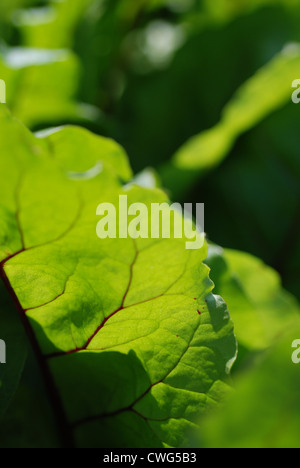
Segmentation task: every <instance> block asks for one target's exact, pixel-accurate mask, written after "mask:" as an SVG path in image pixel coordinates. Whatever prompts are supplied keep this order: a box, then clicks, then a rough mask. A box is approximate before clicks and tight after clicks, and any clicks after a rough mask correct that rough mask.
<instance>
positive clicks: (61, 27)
mask: <svg viewBox="0 0 300 468" xmlns="http://www.w3.org/2000/svg"><path fill="white" fill-rule="evenodd" d="M91 3H92V0H64V1H62V2H57V1H56V0H50V1H49V2H48V5H47V6H45V7H41V8H33V9H26V10H25V9H24V10H20V11H18V12H16V13H15V15H14V19H15V23H16V24H17V25H18V26H19V28H20V30H21V33H22V38H23V41H22V42H23V44H24V45H25V46H27V47H34V48H35V47H37V48H40V49H60V48H71V47H72V46H73V42H74V33H75V29H76V26H77V25H78V23H79V21H80V19H81V18H82V16H83V14H84V13H85V11H86V10H87V9H88V7H89V5H90V4H91Z"/></svg>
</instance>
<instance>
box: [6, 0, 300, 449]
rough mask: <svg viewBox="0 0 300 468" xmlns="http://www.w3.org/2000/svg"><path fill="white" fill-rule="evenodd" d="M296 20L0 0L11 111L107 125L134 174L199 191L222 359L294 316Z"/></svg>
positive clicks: (33, 123)
mask: <svg viewBox="0 0 300 468" xmlns="http://www.w3.org/2000/svg"><path fill="white" fill-rule="evenodd" d="M299 22H300V1H299V0H213V1H212V0H134V1H133V0H48V1H38V0H36V1H35V0H1V2H0V78H2V79H4V80H5V81H6V83H7V100H8V105H9V107H10V109H11V110H12V112H13V113H14V115H15V116H16V117H18V118H19V119H20V120H21V121H22V122H23V123H24V124H26V125H27V126H29V127H30V128H31V129H32V130H33V131H38V130H40V129H43V128H46V127H52V126H58V125H62V124H68V123H74V124H79V125H82V126H84V127H86V128H88V129H90V130H92V131H94V132H96V133H99V134H101V135H105V136H109V137H112V138H114V139H115V140H117V141H118V142H119V143H121V144H122V145H123V146H124V147H125V149H126V151H127V152H128V154H129V158H130V161H131V164H132V167H133V169H134V172H135V173H136V174H138V173H140V172H141V171H143V170H144V169H145V168H148V167H151V168H153V169H154V171H155V172H153V169H151V172H148V173H147V172H143V176H142V177H140V178H138V180H145V179H147V174H148V176H149V174H151V177H150V179H151V178H152V179H155V181H157V180H159V181H160V183H161V184H162V185H163V186H164V188H166V189H167V191H168V192H169V194H170V197H171V199H173V200H174V201H179V202H193V203H197V202H205V204H206V225H205V230H206V232H207V235H208V239H209V240H210V241H214V242H215V243H217V244H218V245H222V247H224V248H225V250H222V249H221V248H219V247H217V246H216V245H215V244H211V247H210V253H209V257H208V259H207V263H208V265H209V266H211V267H212V279H213V280H214V282H215V284H216V292H217V293H218V294H221V295H222V296H223V297H224V298H225V300H226V301H227V302H228V305H229V308H230V312H231V315H232V317H233V320H234V322H235V326H236V334H237V338H238V341H239V347H240V353H239V357H238V362H237V365H236V367H235V369H236V372H237V370H239V369H245V368H246V367H247V366H249V363H252V362H255V361H256V359H257V356H258V355H259V356H261V352H262V351H264V350H265V349H266V348H269V347H270V346H271V345H272V344H273V343H274V341H276V340H277V339H278V338H279V337H280V336H281V335H282V334H284V331H285V330H286V329H288V328H291V323H292V324H293V323H294V322H295V321H297V319H298V316H299V305H298V302H297V299H298V300H299V299H300V288H299V274H300V157H299V147H300V132H299V119H300V105H299V106H297V105H295V104H293V103H292V101H291V95H292V91H293V90H292V82H293V81H294V80H295V79H300V28H299ZM153 174H154V177H153ZM232 249H237V250H239V251H243V252H245V253H241V252H237V250H235V251H234V250H232ZM256 257H258V258H259V259H261V260H258V258H256ZM266 264H267V265H268V267H267V266H266ZM281 281H283V285H284V288H285V290H284V289H283V288H282V283H281ZM274 353H276V352H275V351H274ZM277 354H278V352H277ZM276 356H277V355H276ZM269 359H270V360H271V362H273V361H272V358H269ZM274 359H275V358H274ZM32 372H34V371H32V369H31V370H29V371H28V370H27V371H26V372H25V376H26V375H28V374H30V373H32ZM256 372H258V373H259V372H261V374H259V375H262V373H263V372H264V371H256ZM288 372H290V370H289V371H288ZM17 373H18V374H17V375H19V373H20V370H19V368H18V369H17ZM35 374H36V373H35ZM35 374H34V375H35ZM30 375H31V374H30ZM0 377H1V376H0ZM253 378H254V379H255V377H253ZM287 378H288V379H289V376H287ZM257 379H259V377H257ZM291 379H292V376H291ZM30 381H31V380H30V378H26V379H25V383H24V382H22V386H23V387H25V390H26V392H27V393H26V392H25V396H24V394H23V393H24V392H23V393H22V395H23V396H21V397H20V395H19V394H18V393H17V394H16V397H15V398H17V403H16V405H15V406H14V408H19V406H18V405H19V401H21V400H22V398H23V400H24V399H25V400H26V399H27V400H28V394H29V393H30V392H29V391H28V382H30ZM0 382H1V380H0ZM291 383H292V381H291ZM9 385H12V386H13V385H16V383H15V382H11V383H10V384H9ZM247 385H248V384H246V386H244V387H245V388H244V390H243V391H244V394H242V396H241V397H240V398H241V400H240V401H243V398H244V399H245V398H248V394H247V392H248V393H249V388H246V387H247ZM268 385H269V383H268V382H267V383H266V384H265V386H266V387H268ZM270 385H271V382H270ZM0 388H1V387H0ZM268 388H269V387H268ZM279 390H280V391H281V390H282V392H284V390H283V389H279ZM293 397H294V395H293ZM274 398H275V397H274ZM278 398H279V397H278ZM25 400H24V401H25ZM27 400H26V401H27ZM31 400H32V399H31ZM29 404H33V401H31V402H30V403H28V405H29ZM298 406H299V414H300V405H299V401H298ZM258 410H259V408H258ZM9 411H12V408H10V410H9ZM45 411H47V408H46V409H45ZM0 413H1V406H0ZM236 414H237V413H236ZM225 416H226V415H224V421H225V419H226V418H225ZM7 417H9V418H10V419H9V421H11V418H15V417H16V416H15V415H14V416H7ZM246 417H248V416H247V415H246V414H245V418H246ZM24 418H25V417H24V415H23V422H22V423H20V422H19V423H18V424H19V426H18V430H19V432H22V430H23V432H24V433H26V435H27V437H29V436H28V434H29V432H30V431H29V430H28V428H26V429H24V427H25V426H26V424H25V422H24V421H25V419H26V418H25V419H24ZM227 419H228V418H227ZM12 420H13V421H14V419H12ZM15 424H17V423H15ZM36 424H38V422H37V423H36ZM212 424H213V423H212ZM220 424H221V423H220ZM295 424H296V423H295ZM297 424H298V423H297ZM50 426H51V424H50ZM34 427H35V424H34V425H33V429H34ZM21 428H23V429H21ZM225 429H226V428H225V426H224V431H225ZM234 430H235V431H237V432H238V429H236V428H235V429H232V431H233V432H232V431H231V432H232V433H233V434H235V432H234ZM212 432H213V431H212ZM225 432H226V431H225ZM17 433H18V431H17ZM18 434H19V433H18ZM40 434H42V433H40ZM20 437H21V436H20ZM34 437H35V436H33V439H32V440H34ZM45 437H46V436H45ZM216 437H217V435H216ZM220 437H221V436H220ZM241 437H242V435H241ZM40 438H41V439H42V440H41V442H40V443H41V444H45V442H44V438H43V437H42V435H41V437H40ZM0 440H5V439H4V434H2V433H1V429H0ZM53 440H54V437H53V436H51V443H50V442H49V443H48V444H49V445H52V444H54V442H53ZM201 440H202V439H201ZM212 440H215V441H216V443H221V444H222V442H220V440H221V439H218V440H217V439H212ZM266 440H267V439H266ZM26 443H27V444H29V445H30V443H32V442H30V441H29V442H26ZM26 443H25V442H22V444H24V445H26ZM201 443H203V444H205V443H206V442H204V441H203V440H202V442H201ZM211 443H212V442H211ZM224 443H225V442H224ZM227 443H228V444H229V445H230V443H231V442H230V441H228V440H227ZM242 443H243V440H242V439H241V444H242ZM279 443H282V444H284V443H285V441H284V440H282V441H281V440H280V442H279ZM4 444H5V442H4ZM207 445H209V443H207Z"/></svg>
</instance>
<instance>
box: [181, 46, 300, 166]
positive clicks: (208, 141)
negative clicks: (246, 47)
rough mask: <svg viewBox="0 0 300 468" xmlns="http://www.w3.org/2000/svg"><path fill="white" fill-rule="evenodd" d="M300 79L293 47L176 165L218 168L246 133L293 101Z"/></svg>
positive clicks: (298, 53)
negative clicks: (296, 78)
mask: <svg viewBox="0 0 300 468" xmlns="http://www.w3.org/2000/svg"><path fill="white" fill-rule="evenodd" d="M299 75H300V47H299V45H298V44H292V45H289V46H287V47H286V48H285V49H284V50H283V51H282V53H280V54H278V55H277V56H276V57H275V58H274V59H273V60H272V61H271V62H270V63H268V64H267V65H266V66H264V67H263V68H262V69H261V70H259V71H258V72H257V73H256V74H255V75H254V76H253V77H252V78H250V79H249V80H248V81H247V82H246V83H245V84H244V85H243V86H242V87H241V88H240V89H239V90H238V91H237V93H236V95H235V96H234V97H233V99H232V100H231V101H230V102H229V104H228V105H227V106H226V107H225V109H224V110H223V113H222V119H221V120H220V122H219V123H218V124H217V125H216V126H215V127H213V128H212V129H209V130H207V131H205V132H203V133H201V134H200V135H198V136H196V137H193V138H192V139H190V140H189V141H188V142H187V143H186V144H184V145H183V146H182V147H181V148H180V149H179V150H178V151H177V153H176V154H175V156H174V165H175V166H176V167H178V168H181V169H187V170H191V169H192V170H195V169H197V170H199V171H200V172H201V171H203V170H207V169H211V168H213V167H215V166H216V165H218V164H219V163H220V162H221V161H222V160H223V159H224V158H225V157H226V156H227V154H228V153H229V151H230V150H231V149H232V147H233V145H234V143H235V141H236V140H237V138H238V137H239V136H240V135H241V134H242V133H244V132H247V131H248V130H250V129H251V128H253V127H254V126H255V125H257V124H258V123H259V122H261V121H262V120H263V119H264V118H265V117H267V116H268V115H269V114H271V113H273V112H274V111H276V110H277V109H280V108H281V107H283V106H284V105H285V104H286V103H287V102H288V101H289V100H290V99H291V95H292V83H293V81H294V80H295V77H296V76H299Z"/></svg>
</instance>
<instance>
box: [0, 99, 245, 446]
mask: <svg viewBox="0 0 300 468" xmlns="http://www.w3.org/2000/svg"><path fill="white" fill-rule="evenodd" d="M4 109H5V108H3V107H2V108H1V110H0V112H1V113H0V126H1V130H2V132H3V134H4V135H5V138H3V139H2V140H1V143H0V144H1V148H0V149H1V155H2V156H1V160H0V187H1V188H0V190H1V197H0V200H1V202H0V219H1V223H2V226H1V227H2V229H1V241H0V260H2V276H3V278H4V279H5V280H6V282H7V281H9V284H10V287H11V288H12V291H11V292H12V294H13V296H15V300H17V301H18V302H19V303H20V306H21V308H22V310H23V313H24V320H25V322H26V323H27V327H28V328H29V330H30V332H31V333H33V338H34V340H36V341H37V343H36V345H37V347H38V352H39V354H40V360H41V365H42V370H43V374H44V375H45V376H46V381H47V383H48V389H49V391H50V394H51V398H52V400H53V402H54V411H55V412H57V415H58V417H59V420H60V423H61V426H60V427H61V429H63V430H64V436H65V437H67V440H68V442H66V441H65V444H67V443H71V440H70V438H71V436H74V438H75V443H76V444H77V445H79V446H97V447H98V446H103V447H112V446H119V447H124V446H125V447H146V446H147V447H162V446H176V447H177V446H182V445H185V444H187V440H186V432H187V431H188V430H189V429H191V428H192V427H195V424H196V421H197V420H198V416H199V414H201V413H202V414H203V413H206V412H207V411H208V410H209V409H210V408H212V407H214V406H215V405H216V404H217V403H218V402H219V401H220V400H221V399H223V397H224V395H225V394H226V393H227V392H228V389H229V387H228V384H227V378H228V373H229V371H230V368H231V365H232V363H233V362H234V359H235V355H236V341H235V337H234V335H233V326H232V323H231V320H230V317H229V313H228V311H227V308H226V306H225V304H224V302H223V300H222V299H221V298H220V297H219V296H214V295H212V290H213V284H212V282H211V280H210V279H209V276H208V271H209V270H208V268H207V267H206V266H205V265H204V264H203V260H204V259H205V257H206V255H207V248H206V246H205V245H204V246H203V247H202V248H201V249H200V250H191V251H189V250H186V248H185V240H184V239H172V238H171V239H164V240H157V239H156V240H155V239H152V240H151V239H149V240H148V239H137V240H136V241H133V239H119V238H117V239H105V240H100V239H99V238H98V237H97V236H96V223H97V217H96V208H97V206H98V204H99V203H101V202H111V203H114V204H115V205H116V208H118V205H117V204H118V198H119V195H121V194H123V195H124V194H126V195H128V202H129V203H133V202H143V203H145V204H146V205H147V206H148V207H149V206H150V204H151V203H152V202H163V201H167V197H166V195H165V194H164V193H163V192H162V191H161V190H159V189H158V188H153V189H147V188H144V187H142V186H139V185H134V184H133V185H132V184H131V185H130V184H129V185H128V184H126V185H125V186H124V185H123V182H128V181H129V180H130V178H131V170H130V168H129V165H128V162H127V158H126V155H125V153H124V151H123V150H122V149H121V148H120V147H119V146H118V145H117V144H116V143H114V142H112V141H111V140H107V139H104V138H101V137H96V136H94V135H92V134H90V133H89V132H87V131H85V130H82V129H76V128H73V127H66V128H62V129H57V130H53V131H50V132H46V133H43V134H39V135H38V137H39V138H36V137H34V136H33V135H32V134H31V133H29V132H28V131H27V130H26V129H24V128H23V127H22V126H21V125H20V124H19V123H18V122H16V121H14V120H13V119H12V117H11V116H10V114H9V113H8V112H7V111H6V110H4ZM21 143H22V144H21ZM122 215H123V213H122ZM180 222H182V220H181V219H180ZM120 223H121V225H123V224H124V223H125V221H124V219H123V217H122V216H121V220H120ZM126 226H127V221H126ZM55 389H57V393H58V394H56V390H55ZM53 393H55V394H53ZM66 432H67V434H66Z"/></svg>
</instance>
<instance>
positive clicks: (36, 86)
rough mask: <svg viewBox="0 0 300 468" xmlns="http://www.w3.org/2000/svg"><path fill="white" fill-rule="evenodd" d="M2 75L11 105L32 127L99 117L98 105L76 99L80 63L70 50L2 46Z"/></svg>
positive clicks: (86, 120) (15, 112) (0, 52)
mask: <svg viewBox="0 0 300 468" xmlns="http://www.w3.org/2000/svg"><path fill="white" fill-rule="evenodd" d="M0 76H1V78H2V79H3V80H4V81H5V82H6V89H7V103H8V105H9V107H10V109H11V110H12V111H13V112H14V114H15V115H16V117H18V118H19V119H20V120H22V122H24V123H25V124H26V125H28V126H30V127H35V126H37V125H41V124H47V125H53V124H57V123H61V122H69V121H73V122H88V121H94V120H95V119H97V118H99V115H100V113H99V111H98V110H97V109H95V108H94V107H92V106H88V105H85V104H82V103H77V102H76V94H77V91H78V86H79V77H80V64H79V62H78V59H77V57H76V56H75V55H74V54H73V53H72V52H70V51H67V50H64V49H60V50H52V49H34V48H29V47H6V46H1V48H0Z"/></svg>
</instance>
